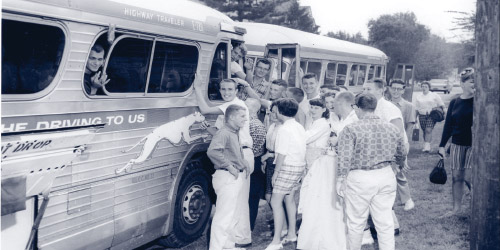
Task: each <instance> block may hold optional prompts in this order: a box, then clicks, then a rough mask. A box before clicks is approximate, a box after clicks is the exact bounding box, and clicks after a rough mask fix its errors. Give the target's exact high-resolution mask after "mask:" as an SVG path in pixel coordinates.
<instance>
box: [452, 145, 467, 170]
mask: <svg viewBox="0 0 500 250" xmlns="http://www.w3.org/2000/svg"><path fill="white" fill-rule="evenodd" d="M450 159H451V169H458V170H465V169H471V168H472V164H471V160H472V147H471V146H462V145H457V144H453V143H451V146H450Z"/></svg>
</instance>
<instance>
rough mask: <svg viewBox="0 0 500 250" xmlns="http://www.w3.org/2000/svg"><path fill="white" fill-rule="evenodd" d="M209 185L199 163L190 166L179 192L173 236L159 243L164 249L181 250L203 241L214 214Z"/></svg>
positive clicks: (207, 178)
mask: <svg viewBox="0 0 500 250" xmlns="http://www.w3.org/2000/svg"><path fill="white" fill-rule="evenodd" d="M210 183H211V182H210V176H209V175H208V173H207V172H206V171H205V170H203V168H202V166H201V162H200V161H199V160H192V161H191V162H189V163H188V165H187V166H186V169H185V170H184V174H183V175H182V179H181V182H180V184H179V188H178V190H177V198H176V199H175V209H174V217H173V220H174V221H173V228H172V232H171V233H170V234H168V235H167V236H165V237H163V238H161V239H160V240H159V243H160V244H161V245H162V246H165V247H174V248H179V247H183V246H185V245H187V244H189V243H191V242H193V241H195V240H197V239H199V238H200V237H201V235H202V234H203V232H204V231H205V229H206V226H207V223H208V221H209V219H210V214H211V212H212V201H211V200H210V197H209V195H208V194H209V188H210V186H211V184H210Z"/></svg>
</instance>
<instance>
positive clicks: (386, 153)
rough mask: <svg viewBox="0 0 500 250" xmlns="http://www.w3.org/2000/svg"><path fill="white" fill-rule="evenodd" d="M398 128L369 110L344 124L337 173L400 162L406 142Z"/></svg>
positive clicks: (340, 136)
mask: <svg viewBox="0 0 500 250" xmlns="http://www.w3.org/2000/svg"><path fill="white" fill-rule="evenodd" d="M403 137H405V136H402V135H401V133H400V132H399V129H398V128H397V127H396V126H395V125H393V124H391V123H389V122H386V121H383V120H382V119H380V118H379V117H378V116H377V115H374V114H368V115H365V116H364V117H363V118H362V119H360V120H358V121H356V122H354V123H351V124H349V125H347V126H346V127H345V128H344V129H343V130H342V132H341V133H340V135H339V140H338V158H337V159H338V173H339V175H344V176H345V175H347V173H348V172H349V171H350V170H355V169H361V170H373V169H380V168H383V167H386V166H389V165H391V163H392V162H396V163H397V164H398V165H399V166H402V164H403V163H404V161H405V159H406V146H405V143H404V140H403Z"/></svg>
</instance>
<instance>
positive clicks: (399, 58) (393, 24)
mask: <svg viewBox="0 0 500 250" xmlns="http://www.w3.org/2000/svg"><path fill="white" fill-rule="evenodd" d="M368 34H369V43H370V44H371V45H373V46H375V47H377V48H379V49H380V50H382V51H383V52H384V53H386V54H387V55H388V56H389V58H390V61H389V64H388V67H387V76H392V74H393V72H394V69H395V66H396V64H397V63H412V62H414V56H415V54H416V53H417V49H416V48H418V47H419V45H420V43H422V42H423V41H425V40H427V38H428V37H429V34H430V31H429V29H428V28H427V27H426V26H425V25H423V24H420V23H418V22H417V17H416V16H415V14H414V13H413V12H406V13H402V12H400V13H396V14H392V15H382V16H380V17H379V18H377V19H372V20H370V21H369V22H368Z"/></svg>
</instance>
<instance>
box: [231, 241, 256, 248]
mask: <svg viewBox="0 0 500 250" xmlns="http://www.w3.org/2000/svg"><path fill="white" fill-rule="evenodd" d="M234 246H235V247H241V248H245V247H250V246H252V242H250V243H243V244H239V243H235V244H234Z"/></svg>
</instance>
